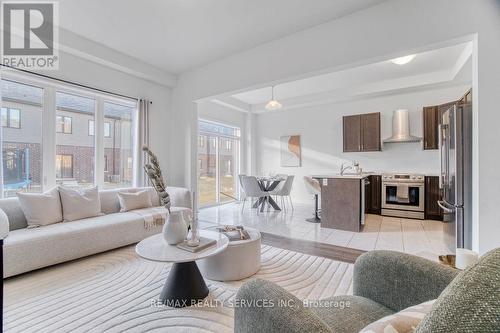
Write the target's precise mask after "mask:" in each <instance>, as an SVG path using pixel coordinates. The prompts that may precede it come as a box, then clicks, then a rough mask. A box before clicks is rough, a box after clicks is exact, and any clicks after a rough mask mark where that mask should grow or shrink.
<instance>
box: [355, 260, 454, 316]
mask: <svg viewBox="0 0 500 333" xmlns="http://www.w3.org/2000/svg"><path fill="white" fill-rule="evenodd" d="M457 274H458V271H457V270H455V269H453V268H451V267H448V266H444V265H442V264H439V263H437V262H433V261H430V260H427V259H424V258H420V257H417V256H413V255H410V254H405V253H401V252H395V251H371V252H368V253H364V254H362V255H361V256H359V257H358V259H357V260H356V262H355V264H354V276H353V292H354V295H357V296H363V297H366V298H369V299H371V300H373V301H375V302H377V303H380V304H382V305H384V306H386V307H388V308H390V309H392V310H394V311H401V310H402V309H405V308H407V307H409V306H412V305H416V304H419V303H422V302H425V301H428V300H431V299H435V298H437V297H438V296H439V295H440V294H441V292H442V291H443V290H444V289H445V288H446V286H447V285H448V284H449V283H450V282H451V281H452V280H453V279H454V278H455V276H456V275H457Z"/></svg>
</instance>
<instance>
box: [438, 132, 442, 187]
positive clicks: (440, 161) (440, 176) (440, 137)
mask: <svg viewBox="0 0 500 333" xmlns="http://www.w3.org/2000/svg"><path fill="white" fill-rule="evenodd" d="M438 134H439V135H438V142H439V143H438V145H439V188H440V189H443V126H442V125H441V124H439V125H438Z"/></svg>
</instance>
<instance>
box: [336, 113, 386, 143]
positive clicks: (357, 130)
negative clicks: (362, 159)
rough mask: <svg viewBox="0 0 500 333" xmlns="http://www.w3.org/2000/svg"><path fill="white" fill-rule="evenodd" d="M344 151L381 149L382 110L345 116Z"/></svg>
mask: <svg viewBox="0 0 500 333" xmlns="http://www.w3.org/2000/svg"><path fill="white" fill-rule="evenodd" d="M343 138H344V152H360V151H380V150H381V145H380V112H376V113H367V114H358V115H353V116H344V117H343Z"/></svg>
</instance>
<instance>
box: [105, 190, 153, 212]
mask: <svg viewBox="0 0 500 333" xmlns="http://www.w3.org/2000/svg"><path fill="white" fill-rule="evenodd" d="M144 189H148V191H149V193H150V196H151V203H152V204H153V206H158V205H159V204H160V199H159V198H158V194H157V193H156V191H155V189H154V188H152V187H132V188H118V189H111V190H101V191H99V196H100V198H101V211H102V212H103V213H104V214H113V213H118V212H119V211H120V201H119V200H118V192H137V191H141V190H144Z"/></svg>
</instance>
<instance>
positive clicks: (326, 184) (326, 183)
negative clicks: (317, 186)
mask: <svg viewBox="0 0 500 333" xmlns="http://www.w3.org/2000/svg"><path fill="white" fill-rule="evenodd" d="M323 186H328V178H323Z"/></svg>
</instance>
